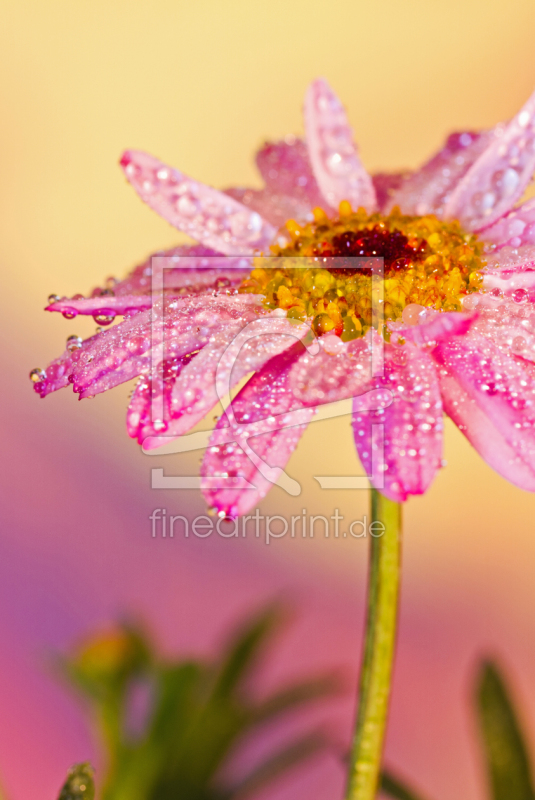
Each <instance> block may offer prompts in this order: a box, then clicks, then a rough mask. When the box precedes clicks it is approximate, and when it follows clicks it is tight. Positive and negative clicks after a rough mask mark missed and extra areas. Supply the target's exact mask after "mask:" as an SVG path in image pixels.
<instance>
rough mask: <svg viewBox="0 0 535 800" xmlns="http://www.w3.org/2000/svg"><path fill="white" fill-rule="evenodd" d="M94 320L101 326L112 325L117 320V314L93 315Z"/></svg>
mask: <svg viewBox="0 0 535 800" xmlns="http://www.w3.org/2000/svg"><path fill="white" fill-rule="evenodd" d="M93 319H94V320H95V322H98V324H99V325H111V323H112V322H113V320H114V319H115V314H114V313H113V312H108V313H107V314H93Z"/></svg>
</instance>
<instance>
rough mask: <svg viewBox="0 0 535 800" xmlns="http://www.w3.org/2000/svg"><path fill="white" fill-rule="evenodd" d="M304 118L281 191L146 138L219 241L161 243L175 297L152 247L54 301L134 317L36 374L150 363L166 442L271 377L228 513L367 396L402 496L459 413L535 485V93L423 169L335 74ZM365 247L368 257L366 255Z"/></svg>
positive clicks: (40, 387) (224, 470) (229, 462)
mask: <svg viewBox="0 0 535 800" xmlns="http://www.w3.org/2000/svg"><path fill="white" fill-rule="evenodd" d="M304 116H305V132H306V136H305V139H304V140H301V139H299V138H296V137H293V136H289V137H286V138H285V139H284V140H283V141H280V142H276V143H268V144H266V145H265V146H264V147H263V148H262V149H261V150H260V152H259V153H258V155H257V164H258V167H259V169H260V172H261V174H262V177H263V178H264V183H265V186H264V188H263V189H262V190H253V189H244V188H234V189H228V190H227V191H225V192H222V191H218V190H216V189H213V188H211V187H209V186H206V185H203V184H201V183H199V182H198V181H195V180H193V179H191V178H189V177H188V176H186V175H184V174H183V173H181V172H179V171H178V170H176V169H172V168H170V167H168V166H166V165H165V164H163V163H162V162H160V161H158V160H157V159H155V158H153V157H152V156H149V155H147V154H144V153H140V152H135V151H129V152H126V153H125V155H124V156H123V159H122V161H121V163H122V166H123V168H124V171H125V174H126V176H127V178H128V180H129V181H130V183H131V184H132V185H133V187H134V188H135V189H136V191H137V192H138V193H139V195H140V196H141V198H142V199H143V200H144V201H145V202H146V203H148V205H150V206H151V207H152V208H153V209H154V210H156V211H157V212H158V213H159V214H160V215H161V216H163V217H164V218H165V219H166V220H168V221H169V222H170V223H171V224H172V225H174V226H175V227H177V228H178V229H179V230H181V231H184V232H185V233H187V234H189V235H190V236H191V237H192V238H194V239H196V240H197V241H198V242H199V244H196V245H192V246H184V247H177V248H174V249H172V250H170V251H167V252H166V253H159V254H157V255H160V256H162V255H163V256H165V257H166V259H167V267H168V268H167V269H166V270H165V272H164V273H162V281H163V291H162V293H161V297H160V299H159V300H158V301H156V300H155V299H154V297H153V296H152V294H151V285H152V280H153V277H154V276H153V269H152V264H153V263H154V262H153V261H151V259H149V260H148V261H147V262H145V263H144V264H142V265H141V266H139V267H137V268H136V269H134V270H133V272H131V273H130V275H128V276H127V278H126V279H125V280H123V281H120V282H112V283H110V284H109V285H107V286H106V287H105V288H104V289H96V290H95V291H94V292H93V293H92V295H91V297H88V298H83V297H81V296H76V297H75V298H72V299H67V298H63V299H60V298H57V297H51V298H50V304H49V306H48V310H50V311H59V312H62V313H63V314H64V316H66V317H68V318H72V317H74V316H76V315H77V314H90V315H92V316H93V317H94V318H95V319H96V320H97V322H98V323H99V324H100V325H108V324H110V323H111V322H112V321H113V320H114V319H115V317H117V316H123V317H124V319H123V321H122V322H120V323H119V324H117V325H114V326H113V327H111V328H108V329H106V330H101V331H100V332H98V333H97V334H96V335H95V336H92V337H90V338H89V339H86V340H85V341H82V340H81V339H79V338H78V337H70V339H69V340H68V342H67V349H66V351H65V352H64V353H63V355H62V356H60V357H59V358H58V359H56V360H55V361H53V362H52V363H51V364H50V365H49V367H47V369H46V370H33V371H32V373H31V377H32V381H33V382H34V388H35V390H36V392H37V393H38V394H40V395H41V396H42V397H44V396H45V395H47V394H49V393H50V392H52V391H55V390H56V389H59V388H62V387H64V386H68V385H69V384H72V386H73V389H74V391H75V392H77V393H78V394H79V395H80V397H81V398H82V397H88V396H93V395H95V394H98V393H99V392H103V391H106V390H107V389H109V388H111V387H113V386H115V385H117V384H119V383H122V382H124V381H127V380H130V379H132V378H135V377H138V376H139V382H138V384H137V387H136V389H135V390H134V393H133V396H132V399H131V402H130V404H129V408H128V413H127V427H128V432H129V434H130V436H132V437H133V438H136V439H137V440H138V441H139V442H141V443H144V445H145V447H146V448H151V447H154V446H157V445H158V444H161V443H162V435H164V436H165V439H164V441H169V438H170V437H178V436H180V435H181V434H183V433H185V432H187V431H189V430H190V429H191V428H192V427H193V426H194V425H195V424H196V423H197V422H198V421H199V420H200V419H201V418H202V417H204V416H205V415H206V414H207V413H208V412H209V411H210V410H211V409H212V408H213V407H214V406H215V405H216V404H217V402H218V400H219V398H220V397H221V392H220V387H221V386H223V387H225V386H226V387H231V386H233V385H236V384H237V383H238V382H239V381H241V380H243V379H244V378H245V377H246V376H248V375H250V374H251V373H252V377H250V378H249V380H248V381H247V383H246V384H245V385H244V387H243V388H242V389H241V391H239V393H238V394H237V396H236V397H235V399H234V400H233V402H232V404H231V405H230V406H229V408H227V410H226V412H225V414H223V415H222V417H221V418H220V420H219V421H218V423H217V425H216V428H215V430H214V432H213V433H212V436H211V440H210V443H209V447H208V449H207V452H206V456H205V458H204V461H203V465H202V469H201V472H202V480H203V487H204V492H205V495H206V497H207V498H208V500H209V502H210V504H211V506H213V507H214V509H215V510H216V511H217V512H218V513H219V514H220V515H222V516H225V515H232V516H234V515H236V514H240V513H244V512H245V511H247V510H248V509H249V508H251V507H252V506H253V505H254V504H255V503H256V502H257V500H258V499H259V497H261V496H263V495H264V494H265V493H266V491H267V490H268V489H269V487H270V485H271V484H272V483H273V482H274V481H275V480H276V479H277V478H279V479H281V476H284V472H283V469H284V467H285V465H286V463H287V460H288V458H289V457H290V455H291V453H292V451H293V449H294V448H295V446H296V444H297V442H298V440H299V438H300V436H301V434H302V433H303V431H304V429H305V427H306V425H307V424H308V422H309V421H310V420H311V419H312V417H313V416H314V413H315V411H316V409H317V408H318V406H320V405H322V404H325V403H329V402H332V401H336V400H339V399H342V398H348V397H352V398H353V432H354V437H355V442H356V446H357V451H358V453H359V456H360V459H361V461H362V463H363V465H364V467H365V468H366V470H367V473H368V475H371V481H372V483H373V484H374V485H376V486H378V487H379V488H380V489H381V491H382V492H383V493H384V494H385V495H387V496H388V497H390V498H391V499H393V500H397V501H402V500H405V499H406V498H407V497H408V496H409V495H411V494H421V493H423V492H425V491H426V490H427V488H428V487H429V485H430V484H431V482H432V480H433V478H434V477H435V475H436V473H437V471H438V469H439V468H440V466H441V463H442V439H443V424H442V418H443V412H444V411H445V412H446V413H447V414H448V415H449V416H450V417H451V419H452V420H453V421H454V422H455V423H456V424H457V425H458V427H459V428H460V430H461V431H462V432H463V433H464V434H465V435H466V437H467V438H468V439H469V441H470V442H471V443H472V444H473V446H474V447H475V448H476V449H477V450H478V451H479V453H480V454H481V455H482V456H483V458H484V459H485V460H486V461H487V462H488V463H489V464H490V465H491V466H492V467H494V469H496V470H497V471H498V472H499V473H501V474H502V475H504V476H505V477H506V478H507V479H508V480H510V481H512V482H513V483H515V484H516V485H518V486H521V487H522V488H525V489H528V490H530V491H535V434H534V424H535V402H534V401H535V364H534V361H535V308H534V307H533V303H534V301H535V201H533V200H528V201H527V202H524V203H522V204H520V205H518V201H519V200H521V198H522V195H523V193H524V190H525V189H526V187H527V185H528V184H529V182H530V181H531V178H532V176H533V173H534V171H535V95H534V96H532V97H531V98H530V99H529V100H528V102H527V103H526V105H525V106H524V107H523V108H522V109H521V111H520V112H519V113H518V114H517V115H516V116H515V117H514V118H513V119H512V120H511V121H510V122H508V123H506V124H500V125H497V126H496V127H495V128H493V129H492V130H490V131H486V132H483V133H471V132H463V133H459V134H453V135H452V136H450V137H449V138H448V139H447V141H446V143H445V145H444V147H443V148H442V149H441V150H440V152H439V153H438V154H437V155H435V156H434V157H433V158H432V159H431V160H430V161H428V162H427V163H426V164H424V166H423V167H422V168H421V169H419V170H417V171H415V172H413V173H400V174H394V175H385V174H380V175H375V176H373V177H372V176H370V175H369V174H368V173H367V172H366V170H365V168H364V166H363V164H362V162H361V160H360V158H359V155H358V151H357V148H356V146H355V145H354V143H353V135H352V131H351V128H350V127H349V124H348V122H347V118H346V115H345V112H344V109H343V106H342V105H341V103H340V101H339V100H338V98H337V97H336V96H335V95H334V93H333V92H332V90H331V89H330V87H329V86H328V84H327V83H326V82H325V81H323V80H317V81H315V82H314V83H313V84H312V85H311V87H310V88H309V90H308V93H307V96H306V100H305V114H304ZM274 257H278V259H279V260H278V261H277V264H276V267H275V268H273V260H272V259H273V258H274ZM355 257H359V258H364V259H368V261H366V262H365V263H364V266H363V267H362V266H361V267H360V268H358V269H357V268H354V267H353V266H352V265H353V263H354V262H353V261H351V259H353V258H355ZM377 258H382V259H384V261H383V264H384V269H383V272H382V277H381V281H382V284H381V285H382V289H381V297H380V300H378V302H379V305H380V311H381V315H380V319H379V317H378V316H377V314H376V311H375V310H374V294H373V292H374V290H373V281H374V277H377V276H376V274H375V273H376V268H375V266H374V265H375V261H376V259H377ZM300 259H306V261H305V262H303V261H300ZM348 259H349V260H348ZM303 264H304V266H303ZM340 265H341V266H340ZM244 270H245V272H244ZM376 299H377V298H376ZM155 316H158V318H159V319H160V323H161V324H160V326H159V328H158V333H157V334H155V332H154V324H153V323H154V318H155ZM378 342H379V343H380V345H381V353H382V355H381V363H380V368H379V369H378V368H377V365H376V364H375V365H374V350H375V351H377V346H378ZM158 348H159V349H158ZM155 353H159V354H161V357H160V356H159V365H158V367H159V371H158V372H157V374H156V373H155V372H154V370H153V369H152V363H153V361H154V358H155ZM155 400H156V401H157V404H158V408H159V409H160V411H159V412H158V414H155V413H154V407H155V406H154V404H155ZM379 453H380V454H381V459H380V469H379V474H378V473H377V470H376V462H377V458H378V454H379ZM285 477H287V476H285ZM244 486H248V487H249V488H248V490H247V491H243V487H244ZM251 487H252V488H251Z"/></svg>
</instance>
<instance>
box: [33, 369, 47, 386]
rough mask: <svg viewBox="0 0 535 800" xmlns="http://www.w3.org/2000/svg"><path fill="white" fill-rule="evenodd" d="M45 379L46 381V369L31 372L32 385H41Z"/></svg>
mask: <svg viewBox="0 0 535 800" xmlns="http://www.w3.org/2000/svg"><path fill="white" fill-rule="evenodd" d="M45 379H46V372H45V371H44V369H39V368H38V367H36V368H35V369H32V371H31V372H30V380H31V382H32V383H40V382H41V381H44V380H45Z"/></svg>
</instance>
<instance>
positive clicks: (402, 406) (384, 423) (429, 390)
mask: <svg viewBox="0 0 535 800" xmlns="http://www.w3.org/2000/svg"><path fill="white" fill-rule="evenodd" d="M374 386H375V387H376V388H377V389H382V390H383V391H386V392H388V393H389V394H390V395H391V399H392V402H391V403H390V405H388V406H386V407H384V408H379V409H378V410H377V411H371V412H368V413H362V411H361V410H360V407H359V405H360V404H359V398H355V400H354V409H353V433H354V436H355V444H356V447H357V451H358V454H359V457H360V460H361V462H362V464H363V466H364V468H365V470H366V473H367V475H368V476H369V478H370V481H371V483H372V485H373V486H375V488H377V489H380V491H381V492H382V493H383V494H384V495H386V497H389V498H390V499H391V500H395V501H396V502H404V501H405V500H406V499H407V497H408V496H409V495H412V494H423V493H424V492H426V491H427V489H428V488H429V486H430V485H431V483H432V481H433V480H434V478H435V475H436V474H437V472H438V470H439V468H440V466H441V461H442V439H443V431H442V429H443V423H442V403H441V400H440V391H439V384H438V379H437V375H436V369H435V367H434V364H433V362H432V360H431V358H430V356H429V355H428V354H427V353H425V352H423V351H421V350H418V349H416V348H414V347H412V346H411V345H405V346H404V347H400V348H396V347H394V346H392V345H390V344H386V345H385V371H384V376H382V377H380V378H375V380H374ZM385 405H386V404H385Z"/></svg>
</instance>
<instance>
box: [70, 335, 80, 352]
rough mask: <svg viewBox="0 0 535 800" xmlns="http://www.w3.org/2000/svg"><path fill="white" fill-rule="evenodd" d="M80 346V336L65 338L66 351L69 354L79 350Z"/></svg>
mask: <svg viewBox="0 0 535 800" xmlns="http://www.w3.org/2000/svg"><path fill="white" fill-rule="evenodd" d="M81 346H82V338H81V337H80V336H76V335H73V336H68V337H67V350H68V351H69V353H73V352H74V351H75V350H79V349H80V348H81Z"/></svg>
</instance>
